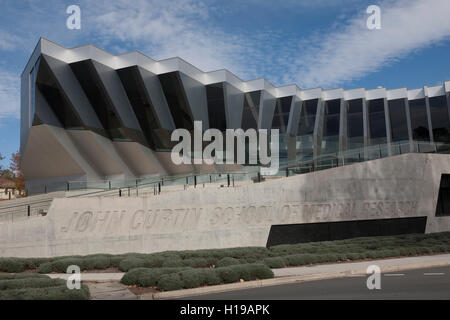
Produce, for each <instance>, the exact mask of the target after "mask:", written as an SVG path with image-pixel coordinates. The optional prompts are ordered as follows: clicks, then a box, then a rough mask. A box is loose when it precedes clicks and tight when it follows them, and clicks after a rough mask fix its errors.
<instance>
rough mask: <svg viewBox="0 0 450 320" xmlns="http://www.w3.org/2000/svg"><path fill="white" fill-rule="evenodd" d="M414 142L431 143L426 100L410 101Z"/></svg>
mask: <svg viewBox="0 0 450 320" xmlns="http://www.w3.org/2000/svg"><path fill="white" fill-rule="evenodd" d="M409 112H410V114H411V127H412V133H413V140H415V141H430V133H429V131H428V116H427V105H426V102H425V99H416V100H409Z"/></svg>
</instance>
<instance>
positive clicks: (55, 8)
mask: <svg viewBox="0 0 450 320" xmlns="http://www.w3.org/2000/svg"><path fill="white" fill-rule="evenodd" d="M72 4H76V5H79V6H80V8H81V30H69V29H67V27H66V19H67V17H68V16H69V15H68V14H67V13H66V8H67V7H68V6H69V5H72ZM369 5H378V6H379V7H380V8H381V29H380V30H368V28H367V27H366V20H367V18H368V16H369V15H368V14H367V13H366V8H367V7H368V6H369ZM449 12H450V1H448V0H382V1H374V0H371V1H365V0H315V1H313V0H277V1H272V0H228V1H218V0H209V1H195V0H167V1H160V0H158V1H156V0H133V1H129V0H127V1H125V0H116V1H107V0H80V1H64V0H46V1H40V0H34V1H26V0H0V153H1V154H2V155H3V156H5V157H6V159H5V160H3V161H2V162H0V164H2V165H3V166H7V165H8V162H9V158H10V154H11V152H14V151H16V150H18V148H19V135H20V125H19V109H20V107H19V104H20V99H19V94H20V92H19V91H20V86H19V75H20V73H21V72H22V69H23V67H24V66H25V64H26V62H27V60H28V57H29V55H30V54H31V52H32V50H33V48H34V46H35V45H36V43H37V41H38V39H39V37H45V38H47V39H49V40H52V41H55V42H57V43H60V44H61V45H64V46H67V47H73V46H78V45H82V44H86V43H93V44H96V45H97V46H99V47H101V48H104V49H106V50H107V51H110V52H112V53H123V52H126V51H131V50H139V51H141V52H143V53H145V54H147V55H149V56H150V57H152V58H154V59H164V58H169V57H173V56H180V57H182V58H183V59H185V60H187V61H188V62H190V63H192V64H194V65H196V66H197V67H199V68H200V69H202V70H204V71H210V70H216V69H221V68H226V69H229V70H230V71H232V72H233V73H235V74H236V75H237V76H239V77H240V78H241V79H243V80H250V79H254V78H260V77H264V78H266V79H268V80H269V81H271V82H272V83H273V84H275V85H285V84H291V83H297V84H298V85H299V86H300V87H301V88H313V87H322V88H325V89H329V88H336V87H344V88H346V89H351V88H359V87H366V88H368V89H369V88H375V87H377V86H385V87H387V88H389V89H392V88H399V87H408V88H410V89H414V88H419V87H422V86H424V85H428V86H432V85H437V84H441V83H442V82H443V81H445V80H450V59H449V58H448V57H449V54H448V53H449V52H450V51H449V49H450V38H449V37H450V19H449Z"/></svg>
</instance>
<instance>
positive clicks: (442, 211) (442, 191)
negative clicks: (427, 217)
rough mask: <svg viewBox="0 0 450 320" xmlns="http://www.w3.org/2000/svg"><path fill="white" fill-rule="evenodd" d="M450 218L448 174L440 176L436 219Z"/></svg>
mask: <svg viewBox="0 0 450 320" xmlns="http://www.w3.org/2000/svg"><path fill="white" fill-rule="evenodd" d="M442 216H450V174H443V175H441V184H440V186H439V195H438V201H437V205H436V217H442Z"/></svg>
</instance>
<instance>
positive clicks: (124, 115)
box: [92, 61, 141, 131]
mask: <svg viewBox="0 0 450 320" xmlns="http://www.w3.org/2000/svg"><path fill="white" fill-rule="evenodd" d="M92 64H93V66H94V68H95V71H96V72H97V74H98V76H99V78H100V81H101V82H102V85H103V87H104V89H105V91H106V94H107V95H108V97H109V98H110V101H111V104H112V106H113V107H114V109H115V111H116V114H117V115H118V116H119V117H120V120H121V122H122V123H123V125H124V126H125V127H126V128H129V129H134V130H138V131H141V127H140V126H139V123H138V121H137V119H136V115H135V114H134V112H133V108H132V107H131V104H130V101H129V100H128V98H127V94H126V92H125V89H124V88H123V86H122V83H121V82H120V78H119V76H118V75H117V72H116V71H115V70H114V69H111V68H109V67H107V66H105V65H103V64H101V63H98V62H97V61H92Z"/></svg>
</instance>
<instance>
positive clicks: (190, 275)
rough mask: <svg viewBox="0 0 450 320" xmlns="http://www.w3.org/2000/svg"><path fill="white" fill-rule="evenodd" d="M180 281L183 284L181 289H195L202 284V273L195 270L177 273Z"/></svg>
mask: <svg viewBox="0 0 450 320" xmlns="http://www.w3.org/2000/svg"><path fill="white" fill-rule="evenodd" d="M179 276H180V278H181V281H182V283H183V288H185V289H190V288H197V287H200V286H201V285H202V284H203V277H202V273H200V272H198V271H197V270H186V271H182V272H180V273H179Z"/></svg>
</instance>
